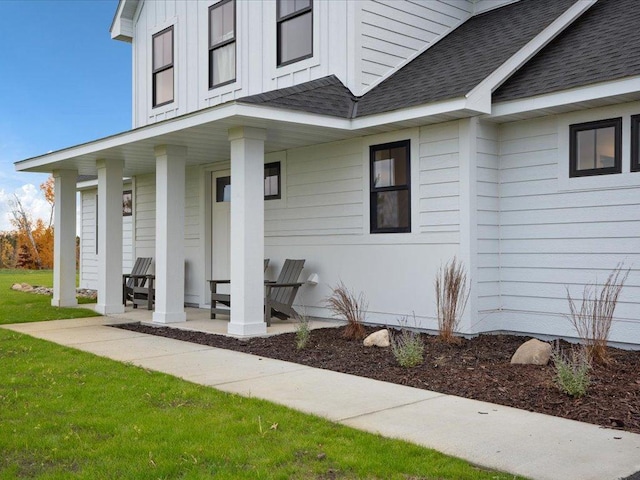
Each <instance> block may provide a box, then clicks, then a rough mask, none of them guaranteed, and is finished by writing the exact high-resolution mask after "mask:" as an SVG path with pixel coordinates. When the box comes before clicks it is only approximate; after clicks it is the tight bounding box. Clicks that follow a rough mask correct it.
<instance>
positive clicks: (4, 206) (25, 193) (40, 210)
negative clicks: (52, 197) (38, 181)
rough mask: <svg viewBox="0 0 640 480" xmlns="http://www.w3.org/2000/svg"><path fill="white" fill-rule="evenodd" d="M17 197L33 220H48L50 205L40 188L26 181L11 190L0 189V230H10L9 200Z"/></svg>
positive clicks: (10, 208)
mask: <svg viewBox="0 0 640 480" xmlns="http://www.w3.org/2000/svg"><path fill="white" fill-rule="evenodd" d="M14 194H15V195H16V196H17V197H18V199H19V200H20V202H21V203H22V206H23V207H24V209H25V211H26V212H27V213H28V214H30V215H31V219H32V220H33V221H35V220H37V219H38V218H41V219H42V220H43V221H44V222H46V223H48V222H49V215H50V213H51V206H50V205H49V204H48V203H47V201H46V200H45V198H44V195H43V194H42V191H41V190H40V188H38V187H36V186H35V185H33V184H31V183H28V184H25V185H22V186H21V187H20V188H17V189H16V190H14V191H13V192H7V191H5V189H0V231H6V230H12V229H13V226H12V225H11V220H10V219H11V218H12V216H11V210H12V207H11V202H12V201H13V200H14V199H15V197H14Z"/></svg>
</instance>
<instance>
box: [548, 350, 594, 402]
mask: <svg viewBox="0 0 640 480" xmlns="http://www.w3.org/2000/svg"><path fill="white" fill-rule="evenodd" d="M551 359H552V360H553V368H554V370H555V377H554V381H555V383H556V385H557V386H558V388H559V389H560V390H561V391H563V392H564V393H567V394H569V395H571V396H572V397H582V396H583V395H584V394H585V393H587V388H588V387H589V382H590V381H591V379H590V376H589V370H590V369H591V365H590V363H589V355H588V353H587V350H586V349H585V348H584V346H581V347H577V348H572V349H571V354H570V355H567V354H566V353H565V352H563V351H561V350H560V347H559V346H558V344H557V343H556V346H555V348H554V351H553V353H552V354H551Z"/></svg>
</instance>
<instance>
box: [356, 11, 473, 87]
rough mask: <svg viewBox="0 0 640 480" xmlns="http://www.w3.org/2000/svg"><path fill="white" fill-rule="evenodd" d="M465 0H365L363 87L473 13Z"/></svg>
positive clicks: (362, 34) (363, 13) (362, 30)
mask: <svg viewBox="0 0 640 480" xmlns="http://www.w3.org/2000/svg"><path fill="white" fill-rule="evenodd" d="M472 8H473V5H472V3H471V2H468V1H466V0H454V1H448V2H442V1H439V0H427V1H425V0H422V1H413V2H408V1H398V0H369V1H366V2H363V3H362V25H361V42H362V46H361V51H362V86H363V87H367V86H370V85H373V84H374V83H376V82H377V81H378V80H380V79H381V78H382V77H384V76H385V75H387V74H388V73H389V72H391V70H393V69H394V68H395V67H397V66H398V65H400V64H401V63H402V62H404V61H406V60H407V59H408V58H411V57H412V56H414V55H415V54H416V53H418V52H420V51H422V50H423V49H424V48H425V47H426V46H428V45H430V44H431V43H433V42H434V41H436V40H437V39H439V38H440V37H442V36H443V35H444V34H446V33H447V32H449V31H450V30H451V29H452V28H453V27H455V26H456V25H458V24H459V23H460V22H461V21H462V20H464V19H466V18H468V17H469V16H470V14H471V10H472Z"/></svg>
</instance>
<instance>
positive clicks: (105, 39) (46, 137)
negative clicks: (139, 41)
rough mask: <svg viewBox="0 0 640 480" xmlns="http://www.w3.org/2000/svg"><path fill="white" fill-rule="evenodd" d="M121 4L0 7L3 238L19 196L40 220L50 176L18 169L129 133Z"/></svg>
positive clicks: (31, 1) (13, 0)
mask: <svg viewBox="0 0 640 480" xmlns="http://www.w3.org/2000/svg"><path fill="white" fill-rule="evenodd" d="M117 5H118V0H20V1H17V0H2V1H0V41H1V45H2V48H1V49H0V231H1V230H6V229H8V228H9V224H8V221H7V206H6V200H7V199H8V198H9V197H11V196H12V195H13V194H14V193H16V194H18V195H19V196H20V198H21V199H22V200H23V203H24V204H25V205H27V206H28V208H29V209H30V210H32V211H33V213H34V214H35V215H36V216H38V215H39V214H40V211H41V210H42V209H43V207H44V203H43V202H44V199H43V198H42V196H41V195H40V192H39V188H38V186H39V185H40V183H42V182H43V181H44V180H46V178H47V175H41V174H34V173H18V172H16V171H15V168H14V166H13V162H15V161H17V160H22V159H25V158H29V157H33V156H36V155H41V154H43V153H47V152H49V151H55V150H59V149H61V148H65V147H70V146H72V145H76V144H79V143H84V142H87V141H90V140H95V139H97V138H101V137H105V136H107V135H111V134H114V133H118V132H122V131H125V130H128V129H130V128H131V45H129V44H127V43H124V42H119V41H116V40H112V39H111V37H110V35H109V27H110V26H111V20H112V19H113V15H114V13H115V11H116V7H117ZM47 217H48V214H47Z"/></svg>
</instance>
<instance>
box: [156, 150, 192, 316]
mask: <svg viewBox="0 0 640 480" xmlns="http://www.w3.org/2000/svg"><path fill="white" fill-rule="evenodd" d="M155 154H156V281H155V289H156V295H155V301H156V308H155V311H154V312H153V321H154V322H159V323H173V322H184V321H186V319H187V314H186V313H185V311H184V205H185V202H184V196H185V167H186V164H187V148H186V147H180V146H176V145H160V146H157V147H156V148H155Z"/></svg>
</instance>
